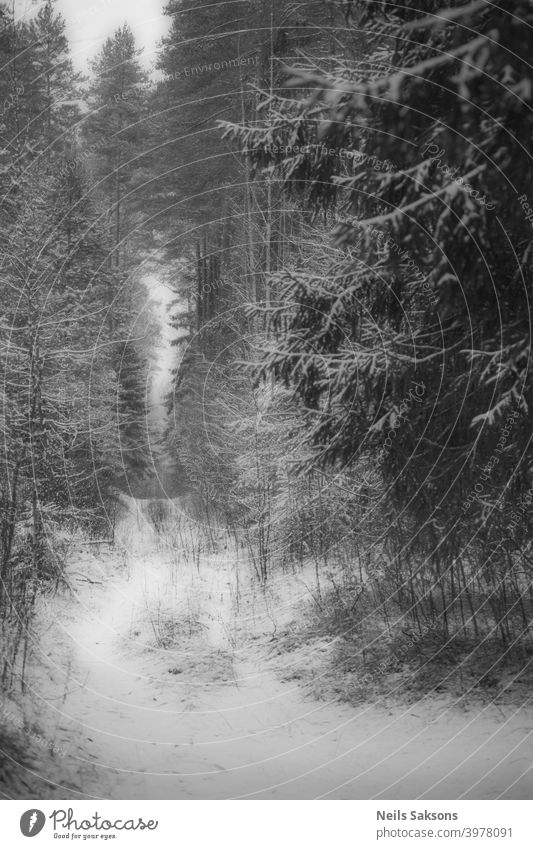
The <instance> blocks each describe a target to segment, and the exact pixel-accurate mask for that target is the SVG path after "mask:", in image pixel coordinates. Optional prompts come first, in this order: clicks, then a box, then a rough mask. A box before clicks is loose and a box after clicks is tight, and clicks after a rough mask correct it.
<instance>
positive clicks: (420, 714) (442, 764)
mask: <svg viewBox="0 0 533 849" xmlns="http://www.w3.org/2000/svg"><path fill="white" fill-rule="evenodd" d="M125 503H126V499H125ZM127 504H128V507H127V509H125V511H124V515H123V517H122V519H121V520H120V522H119V525H118V528H117V542H116V546H115V549H114V550H110V551H109V550H107V549H106V548H105V547H102V550H101V551H99V552H98V551H95V552H93V553H87V548H85V549H84V552H85V553H82V552H81V551H80V552H79V553H78V554H77V555H76V556H75V557H74V558H73V562H72V566H71V575H70V578H71V580H72V584H73V586H74V587H75V597H74V598H72V597H71V596H70V595H69V594H68V593H63V594H60V595H59V596H58V597H56V598H54V599H53V600H52V601H51V602H49V603H48V604H47V605H45V607H44V608H43V611H42V613H43V615H42V624H41V627H42V633H41V639H40V644H39V646H38V647H37V649H36V650H37V661H38V662H37V663H34V664H32V669H31V670H30V671H29V675H28V682H29V684H28V686H29V690H28V695H29V697H30V698H31V701H32V704H33V708H34V710H35V718H36V721H37V722H38V723H39V725H40V727H42V728H44V729H45V730H46V733H47V734H49V735H50V736H51V737H53V738H54V739H55V742H56V745H58V746H61V747H63V749H64V750H65V752H66V754H65V755H64V756H63V757H61V756H56V757H55V759H53V760H49V761H47V760H46V758H45V757H43V762H42V763H41V764H40V765H39V767H38V769H37V770H36V771H37V772H38V773H39V774H40V775H41V776H43V777H45V778H46V779H47V780H49V781H52V782H54V783H55V784H56V786H55V788H54V790H53V795H56V796H57V797H61V798H65V797H67V796H71V795H74V796H76V795H79V797H80V798H90V797H97V798H121V799H127V798H130V799H132V798H133V799H135V798H138V799H150V798H163V799H180V798H191V799H200V798H255V799H261V798H263V799H266V798H280V799H287V798H290V799H292V798H294V799H297V798H315V797H327V798H374V797H382V798H389V799H390V798H404V799H405V798H410V797H411V798H427V799H430V798H457V797H463V796H464V797H466V798H482V797H494V796H497V795H498V793H501V789H502V788H507V790H506V791H505V792H504V793H503V795H504V796H506V795H508V796H509V797H511V798H517V797H529V796H530V787H531V781H530V773H529V772H528V771H527V765H528V764H529V763H531V754H532V746H531V733H532V731H533V716H532V714H531V712H526V711H525V710H522V709H521V710H519V711H518V712H516V713H515V712H514V711H513V710H512V709H511V708H505V713H504V712H503V710H502V709H500V708H496V707H494V706H492V707H487V708H486V709H485V710H482V711H479V710H477V711H476V712H475V713H469V712H468V711H465V710H459V709H458V708H456V707H454V706H453V705H452V704H451V702H450V701H448V702H446V703H445V702H443V701H440V700H437V701H435V700H434V699H433V700H432V701H430V700H429V699H424V700H422V701H421V702H419V703H418V704H415V705H404V706H402V705H398V706H396V707H395V708H393V709H391V708H385V707H379V706H375V705H371V704H367V705H361V706H359V707H353V706H349V705H340V704H328V703H326V702H318V701H316V700H314V699H311V698H309V697H308V696H306V693H305V690H304V689H303V688H302V687H300V686H299V684H298V682H297V681H294V680H287V678H290V676H287V675H286V676H285V680H283V679H284V674H283V669H284V666H285V662H286V658H287V656H286V655H284V654H282V653H281V654H280V653H279V651H277V648H276V642H277V636H278V634H279V633H280V632H282V631H283V630H284V629H287V627H290V622H291V621H293V620H294V618H295V616H296V615H297V612H296V611H297V607H298V605H299V604H301V602H302V601H303V600H304V599H308V598H309V595H310V590H311V589H312V588H311V587H310V584H309V581H310V580H311V578H310V577H309V576H306V575H305V574H300V575H287V574H286V573H285V574H284V575H283V576H281V578H282V580H280V581H279V582H276V581H275V579H274V580H273V583H272V584H271V585H270V586H269V587H268V588H267V589H266V590H262V589H261V588H260V587H259V585H258V583H257V581H256V579H255V578H254V576H253V574H252V572H253V570H251V569H250V566H249V564H248V562H247V559H246V556H245V552H244V550H243V549H239V550H238V551H236V550H235V547H234V545H233V544H232V543H231V541H230V540H229V539H228V538H227V537H226V536H224V535H223V534H222V532H216V531H214V532H212V534H211V536H212V542H211V543H210V544H209V549H210V550H208V545H207V539H208V536H209V535H208V534H206V533H205V529H204V530H203V531H201V532H200V531H199V530H198V526H197V525H196V523H194V522H192V521H189V520H185V518H184V516H183V515H181V516H180V514H179V508H178V507H177V506H176V505H174V507H173V508H172V509H170V511H169V509H168V505H167V507H166V508H165V507H163V508H161V507H160V506H159V503H152V505H150V504H149V503H148V502H139V501H134V500H133V499H128V500H127ZM154 504H155V506H154ZM169 504H170V502H169ZM150 516H151V517H152V518H151V519H150ZM45 623H46V624H45ZM322 648H323V647H322V645H321V644H320V642H317V644H316V645H315V646H310V647H309V649H308V659H309V663H313V658H314V657H316V656H317V654H318V653H319V652H320V651H321V650H322ZM317 668H318V667H317ZM48 793H50V790H48Z"/></svg>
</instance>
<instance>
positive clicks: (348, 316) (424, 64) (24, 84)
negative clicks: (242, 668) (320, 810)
mask: <svg viewBox="0 0 533 849" xmlns="http://www.w3.org/2000/svg"><path fill="white" fill-rule="evenodd" d="M506 5H507V4H506V3H505V2H503V0H496V2H493V3H487V2H485V0H473V2H472V0H451V2H446V3H443V2H442V0H418V2H416V3H414V2H412V0H403V2H402V3H399V2H396V0H394V2H382V0H365V2H359V0H353V2H344V0H342V2H335V0H315V2H309V3H286V2H285V3H282V2H281V0H269V2H264V0H263V2H259V0H230V2H226V1H225V0H224V2H222V0H216V2H214V3H213V2H211V3H209V4H205V3H203V2H201V0H169V2H168V3H167V5H166V7H165V10H164V13H165V15H166V16H167V17H168V21H169V27H168V34H167V35H166V36H165V37H164V38H163V41H162V43H161V45H160V49H159V52H158V58H157V62H156V65H155V67H154V69H153V70H152V71H150V72H148V71H147V70H146V69H145V67H144V65H143V64H142V63H141V61H140V57H139V50H138V47H137V45H136V44H135V39H134V37H133V35H132V31H131V29H130V27H129V26H128V24H127V23H125V24H124V26H122V27H121V28H120V29H118V30H117V31H116V32H115V33H114V34H113V35H111V36H110V37H109V38H108V40H107V41H106V42H105V43H104V44H103V46H102V47H101V49H100V51H99V52H98V54H97V55H96V56H95V58H94V61H93V63H92V65H91V73H90V75H89V76H88V77H83V76H82V75H81V74H79V73H77V72H75V70H74V67H73V65H72V62H71V59H70V57H69V45H68V42H67V38H66V32H65V22H64V21H63V19H62V17H61V15H60V14H59V13H58V11H57V9H56V7H55V3H54V1H53V0H48V2H46V3H44V4H41V5H40V7H39V10H38V11H37V12H36V13H35V14H34V15H33V16H31V15H30V16H29V17H28V18H27V19H23V20H18V19H15V17H14V13H13V10H12V9H11V8H10V6H9V5H8V4H6V3H0V17H1V24H2V29H1V33H0V52H1V54H2V55H1V65H2V73H1V75H0V136H1V139H0V180H1V184H2V188H1V191H2V204H1V209H0V214H1V216H2V226H1V231H0V262H1V276H0V286H1V289H2V296H1V303H2V318H1V333H0V339H1V347H0V360H1V366H2V392H1V424H2V439H3V450H2V466H1V471H0V475H1V484H0V485H1V501H0V544H1V552H0V556H1V582H0V621H1V629H2V636H1V638H2V688H3V690H4V692H5V693H13V692H15V691H18V690H20V688H21V687H22V688H24V682H25V665H26V663H27V662H29V658H30V655H31V652H32V642H33V639H34V636H33V635H34V611H35V609H36V606H37V605H38V603H39V599H41V598H46V599H51V598H53V597H54V594H57V593H61V592H64V591H65V588H66V587H67V586H68V579H67V574H66V573H67V571H68V562H69V557H70V555H71V547H72V544H73V540H75V539H80V538H83V539H85V540H87V541H88V542H89V543H90V541H91V540H109V541H110V542H111V543H112V542H113V535H114V530H115V521H116V515H117V510H119V505H120V494H121V493H122V494H127V495H129V496H131V497H133V498H137V499H145V500H147V499H153V501H154V503H156V504H158V505H159V504H161V502H164V501H165V500H170V501H172V500H173V499H174V500H175V499H176V498H180V497H185V499H186V500H187V503H188V504H191V505H194V506H193V507H191V510H192V511H193V512H194V514H195V518H196V519H197V520H198V521H199V523H200V524H201V525H202V527H204V529H205V528H207V529H208V531H209V533H212V532H218V531H219V530H223V531H224V532H225V533H227V534H228V535H229V538H231V539H233V540H234V541H235V545H236V546H237V548H239V550H242V551H243V552H244V555H243V556H245V557H246V561H247V563H248V564H249V569H250V572H251V574H252V576H253V578H254V580H255V581H256V583H257V585H258V587H267V586H268V585H269V582H271V581H274V580H276V581H277V580H280V581H283V580H284V576H285V575H287V574H288V573H290V572H291V571H292V572H293V571H294V570H299V569H300V570H304V571H305V570H307V569H310V572H311V574H312V576H313V581H314V584H313V592H312V594H311V595H310V599H309V600H308V601H307V602H306V603H305V605H304V610H303V613H302V617H301V619H300V620H299V622H298V623H297V625H295V626H294V627H291V628H290V629H286V630H285V631H284V632H283V633H281V634H279V635H278V639H279V645H280V647H281V648H282V649H283V650H284V651H288V652H291V651H294V650H295V649H298V647H301V646H303V645H306V644H309V643H310V642H312V641H313V640H315V639H318V638H320V639H322V638H327V639H330V640H332V645H334V649H333V650H332V652H331V653H330V655H329V656H328V657H329V661H328V663H329V666H328V667H327V668H326V669H324V670H322V674H321V679H320V680H321V691H320V692H318V690H317V691H316V695H326V696H327V697H328V698H334V699H341V700H344V701H346V702H349V703H352V704H355V703H357V702H358V700H361V699H370V698H374V697H376V694H377V695H379V694H380V693H383V692H384V690H386V691H387V693H390V692H391V681H392V679H393V678H394V681H395V682H396V684H395V688H396V689H395V690H394V691H395V692H396V690H397V691H398V694H399V695H402V694H403V695H405V691H406V690H407V689H409V690H414V691H416V692H419V691H420V692H424V693H426V694H427V693H431V692H435V691H438V692H441V691H451V692H455V691H456V690H460V691H461V692H466V693H470V694H472V695H475V694H480V693H481V694H485V696H486V695H487V694H488V695H489V696H490V697H491V698H493V697H494V695H495V694H496V693H497V694H498V695H499V696H502V695H503V694H505V691H506V687H507V686H508V684H509V681H513V682H514V681H516V680H518V681H531V670H530V664H531V662H532V660H533V640H532V636H533V633H532V630H531V623H532V621H533V620H532V616H533V552H532V550H531V539H532V533H533V511H532V507H531V504H532V501H533V449H532V445H531V433H532V429H531V410H530V406H531V404H532V402H533V395H532V381H531V374H530V371H531V368H530V332H531V326H530V325H531V309H530V298H531V294H532V286H533V279H532V269H533V262H532V260H533V231H532V225H533V211H532V206H530V204H531V205H533V165H532V158H531V139H532V137H533V117H532V116H533V111H532V105H533V71H532V67H531V64H530V55H531V46H532V43H533V36H532V31H533V29H532V28H533V8H532V6H531V3H530V2H529V1H528V0H516V2H515V3H514V4H513V9H512V12H511V11H510V10H509V9H508V8H506ZM149 274H152V275H154V274H155V275H156V276H157V277H158V279H159V280H160V281H162V282H163V283H164V284H165V285H166V286H167V287H169V288H170V290H171V292H172V297H171V299H170V301H169V306H168V326H169V328H170V330H171V331H172V339H173V350H174V354H175V357H174V360H173V371H172V379H171V386H170V391H169V392H168V393H167V395H166V397H165V399H164V404H165V407H164V416H163V419H162V421H160V422H158V423H157V424H154V420H153V418H151V417H150V409H149V406H150V405H149V398H150V385H151V382H152V381H153V379H154V362H155V361H156V360H157V350H158V346H159V345H160V340H161V334H162V328H161V326H160V323H159V322H158V320H157V318H156V316H155V314H154V311H153V308H152V307H151V301H150V292H149V287H147V284H146V279H145V278H146V276H147V275H149ZM281 648H280V650H281ZM293 675H294V677H295V678H298V680H301V681H304V682H306V681H307V683H308V684H312V679H313V670H312V669H311V668H305V664H303V665H302V666H301V668H300V667H298V668H296V667H295V668H294V669H293ZM528 676H529V677H528ZM13 745H14V743H13V742H10V743H7V742H6V743H5V747H6V751H8V752H9V751H12V749H10V748H9V747H10V746H13ZM17 758H18V755H17Z"/></svg>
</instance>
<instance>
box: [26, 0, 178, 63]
mask: <svg viewBox="0 0 533 849" xmlns="http://www.w3.org/2000/svg"><path fill="white" fill-rule="evenodd" d="M40 5H41V4H40V3H32V2H31V1H30V0H15V8H16V10H17V13H18V16H19V17H22V16H24V15H27V14H32V13H34V10H37V9H38V8H39V6H40ZM163 5H164V2H163V0H89V1H88V2H80V0H58V2H57V9H58V11H60V12H61V14H62V15H63V17H64V18H65V21H66V30H67V36H68V39H69V42H70V45H71V50H72V59H73V62H74V65H75V67H76V68H77V69H78V70H81V71H87V70H88V66H87V62H88V60H90V59H92V58H93V57H94V56H95V55H96V53H97V52H98V51H99V49H100V48H101V46H102V42H103V41H104V40H105V39H106V38H107V37H108V36H109V35H112V34H113V32H114V31H115V30H116V29H117V27H119V26H121V25H122V24H123V23H124V22H125V21H127V22H128V23H129V25H130V27H131V29H132V31H133V34H134V36H135V40H136V42H137V44H138V45H139V48H140V49H141V50H142V51H143V53H142V56H141V57H140V58H141V61H142V63H143V65H144V66H145V67H146V68H150V66H151V65H152V63H153V61H154V60H155V55H156V54H155V51H156V47H157V43H158V41H159V39H160V38H161V37H162V36H163V35H164V33H165V32H166V31H167V29H168V25H169V19H168V18H167V17H165V16H164V15H163Z"/></svg>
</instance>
